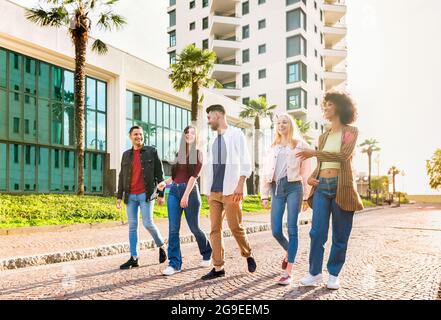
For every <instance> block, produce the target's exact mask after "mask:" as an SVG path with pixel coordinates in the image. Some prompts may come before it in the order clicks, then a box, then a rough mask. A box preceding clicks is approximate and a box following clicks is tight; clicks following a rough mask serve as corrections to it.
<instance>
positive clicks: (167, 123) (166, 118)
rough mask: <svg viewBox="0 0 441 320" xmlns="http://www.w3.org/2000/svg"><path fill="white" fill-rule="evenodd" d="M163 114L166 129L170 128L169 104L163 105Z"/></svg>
mask: <svg viewBox="0 0 441 320" xmlns="http://www.w3.org/2000/svg"><path fill="white" fill-rule="evenodd" d="M162 113H163V117H164V124H163V125H164V127H166V128H170V105H169V104H168V103H163V107H162Z"/></svg>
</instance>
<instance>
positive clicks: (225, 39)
mask: <svg viewBox="0 0 441 320" xmlns="http://www.w3.org/2000/svg"><path fill="white" fill-rule="evenodd" d="M214 40H222V41H237V38H236V36H232V37H231V36H230V37H226V38H225V37H221V36H214Z"/></svg>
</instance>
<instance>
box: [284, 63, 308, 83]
mask: <svg viewBox="0 0 441 320" xmlns="http://www.w3.org/2000/svg"><path fill="white" fill-rule="evenodd" d="M287 74H288V78H287V82H288V83H296V82H300V81H303V82H307V67H306V65H305V64H304V63H303V62H301V61H299V62H294V63H290V64H288V68H287Z"/></svg>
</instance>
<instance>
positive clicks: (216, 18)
mask: <svg viewBox="0 0 441 320" xmlns="http://www.w3.org/2000/svg"><path fill="white" fill-rule="evenodd" d="M237 27H240V18H237V17H235V16H232V17H231V16H224V15H219V14H216V13H215V14H214V15H213V16H211V27H210V30H211V34H215V35H217V36H218V37H225V36H227V35H229V34H235V33H236V28H237Z"/></svg>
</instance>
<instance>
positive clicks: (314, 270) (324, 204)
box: [309, 178, 354, 277]
mask: <svg viewBox="0 0 441 320" xmlns="http://www.w3.org/2000/svg"><path fill="white" fill-rule="evenodd" d="M319 181H320V182H319V185H318V186H317V189H316V190H315V192H314V197H313V202H312V210H313V214H312V226H311V231H310V233H309V235H310V237H311V251H310V253H309V273H310V274H311V275H313V276H316V275H318V274H320V273H322V267H323V254H324V251H325V243H326V241H327V240H328V230H329V218H330V216H331V215H332V246H331V253H330V255H329V259H328V265H327V267H328V272H329V274H331V275H333V276H335V277H337V276H338V275H339V273H340V271H341V269H342V267H343V264H344V263H345V260H346V250H347V248H348V241H349V236H350V234H351V230H352V221H353V218H354V212H350V211H345V210H342V209H341V208H340V207H339V206H338V205H337V203H336V202H335V197H336V193H337V183H338V178H319Z"/></svg>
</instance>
